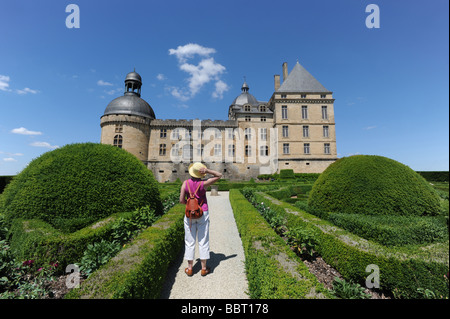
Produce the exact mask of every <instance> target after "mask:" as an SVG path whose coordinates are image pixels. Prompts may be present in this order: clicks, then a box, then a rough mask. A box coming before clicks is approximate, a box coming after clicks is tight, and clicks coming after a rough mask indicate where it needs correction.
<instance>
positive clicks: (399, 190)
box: [308, 155, 440, 216]
mask: <svg viewBox="0 0 450 319" xmlns="http://www.w3.org/2000/svg"><path fill="white" fill-rule="evenodd" d="M308 206H309V207H310V208H311V209H313V210H317V211H322V212H336V213H348V214H367V215H403V216H411V215H415V216H423V215H437V214H439V213H440V200H439V196H438V195H437V193H436V191H435V190H434V189H433V188H432V187H431V186H430V185H429V183H428V182H426V181H425V179H424V178H423V177H422V176H420V175H419V174H418V173H416V172H414V171H413V170H412V169H411V168H409V167H408V166H406V165H403V164H401V163H399V162H397V161H394V160H392V159H389V158H386V157H382V156H371V155H355V156H350V157H344V158H341V159H339V160H337V161H336V162H334V163H333V164H331V165H330V166H328V168H327V169H326V170H325V171H324V172H323V173H322V174H321V175H320V177H319V178H318V179H317V181H316V182H315V183H314V186H313V188H312V190H311V193H310V196H309V199H308Z"/></svg>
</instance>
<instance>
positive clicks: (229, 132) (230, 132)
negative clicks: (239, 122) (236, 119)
mask: <svg viewBox="0 0 450 319" xmlns="http://www.w3.org/2000/svg"><path fill="white" fill-rule="evenodd" d="M227 131H228V139H230V140H232V139H233V138H234V136H233V129H227Z"/></svg>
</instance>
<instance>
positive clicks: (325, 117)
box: [322, 105, 328, 120]
mask: <svg viewBox="0 0 450 319" xmlns="http://www.w3.org/2000/svg"><path fill="white" fill-rule="evenodd" d="M322 119H323V120H328V112H327V106H326V105H324V106H322Z"/></svg>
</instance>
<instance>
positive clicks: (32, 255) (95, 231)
mask: <svg viewBox="0 0 450 319" xmlns="http://www.w3.org/2000/svg"><path fill="white" fill-rule="evenodd" d="M131 214H132V213H131V212H127V213H117V214H113V215H111V216H109V217H107V218H105V219H102V220H100V221H98V222H96V223H94V224H92V225H91V226H88V227H85V228H83V229H81V230H79V231H76V232H73V233H70V234H67V233H63V232H61V231H59V230H58V229H56V228H54V227H52V226H51V225H50V224H48V223H46V222H44V221H42V220H39V219H29V220H24V219H21V218H18V219H15V220H14V221H13V223H12V225H11V229H10V230H9V233H10V240H9V242H10V247H11V251H12V253H13V255H14V257H15V258H16V259H17V260H22V261H23V260H30V259H33V260H34V261H35V264H36V265H38V266H41V267H44V266H46V265H48V264H49V263H51V262H56V261H57V262H58V263H59V264H60V265H61V266H62V267H61V268H60V271H64V269H65V267H66V266H67V265H69V264H75V263H77V262H79V261H80V260H81V258H82V256H83V253H84V251H85V250H86V247H87V246H88V245H89V244H91V243H94V242H97V241H100V240H101V239H106V240H112V238H111V234H112V232H113V229H112V226H113V224H114V222H115V221H117V220H118V219H119V218H121V217H122V218H127V217H129V216H130V215H131Z"/></svg>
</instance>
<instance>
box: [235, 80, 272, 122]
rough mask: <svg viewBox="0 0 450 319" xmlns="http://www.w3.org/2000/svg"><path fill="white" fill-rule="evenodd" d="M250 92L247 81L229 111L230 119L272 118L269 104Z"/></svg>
mask: <svg viewBox="0 0 450 319" xmlns="http://www.w3.org/2000/svg"><path fill="white" fill-rule="evenodd" d="M249 90H250V88H249V86H248V84H247V82H246V81H244V83H243V84H242V87H241V94H239V95H238V96H237V97H236V98H235V99H234V101H233V103H231V105H230V107H229V109H228V119H229V120H238V119H240V118H242V119H247V120H248V119H249V118H255V116H263V117H271V116H272V112H271V111H270V110H268V108H267V107H266V104H267V102H262V101H258V100H257V99H256V98H255V97H254V96H253V95H252V94H250V93H249V92H248V91H249Z"/></svg>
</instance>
